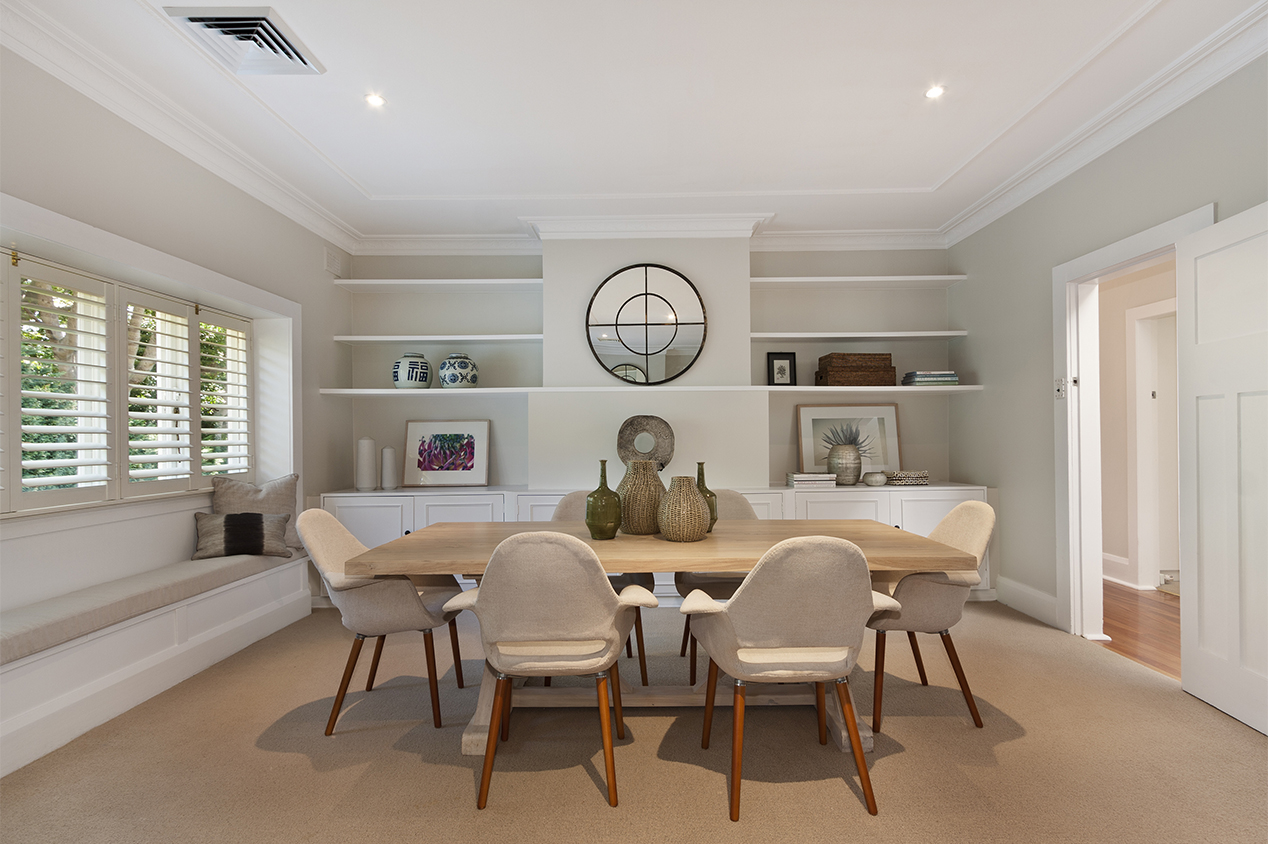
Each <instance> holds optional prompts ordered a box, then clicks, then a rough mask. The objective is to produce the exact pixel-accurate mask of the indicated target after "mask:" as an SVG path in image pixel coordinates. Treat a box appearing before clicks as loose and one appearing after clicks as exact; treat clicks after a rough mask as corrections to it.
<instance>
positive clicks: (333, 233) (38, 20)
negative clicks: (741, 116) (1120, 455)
mask: <svg viewBox="0 0 1268 844" xmlns="http://www.w3.org/2000/svg"><path fill="white" fill-rule="evenodd" d="M1266 18H1268V0H1261V2H1259V3H1256V4H1255V6H1253V7H1252V8H1251V9H1249V10H1248V11H1247V12H1246V13H1245V14H1243V15H1242V16H1241V17H1240V18H1238V19H1237V20H1234V21H1232V22H1230V23H1229V24H1228V25H1227V26H1225V27H1224V28H1223V29H1221V30H1220V31H1219V32H1217V33H1215V34H1214V35H1212V36H1211V37H1210V38H1208V39H1207V40H1206V41H1204V42H1203V43H1202V44H1200V45H1198V46H1197V47H1195V48H1193V49H1192V50H1190V51H1189V52H1188V53H1187V54H1186V55H1185V56H1182V57H1181V58H1180V59H1178V60H1177V61H1175V62H1173V63H1172V64H1171V65H1170V66H1169V67H1168V68H1167V69H1165V70H1164V71H1163V72H1161V73H1159V74H1157V75H1156V76H1155V77H1154V78H1153V79H1151V80H1149V81H1148V82H1146V83H1145V84H1143V85H1141V86H1140V87H1138V88H1137V89H1136V90H1135V91H1133V92H1132V93H1131V94H1129V95H1127V96H1126V97H1124V98H1123V99H1122V100H1120V101H1119V102H1118V103H1116V104H1115V105H1114V106H1112V107H1111V108H1109V109H1107V110H1106V111H1105V112H1103V113H1102V114H1101V115H1099V116H1098V117H1097V118H1095V119H1093V120H1091V121H1089V122H1088V123H1087V124H1085V125H1084V126H1083V127H1081V128H1080V129H1079V130H1078V131H1076V132H1075V133H1072V134H1071V135H1070V136H1069V137H1068V138H1067V139H1066V140H1065V141H1063V142H1062V143H1060V144H1058V145H1056V146H1054V147H1053V148H1051V149H1050V150H1049V151H1048V152H1047V153H1045V154H1044V155H1042V156H1040V157H1039V158H1038V159H1036V160H1035V161H1034V162H1032V163H1031V164H1030V165H1028V166H1027V167H1025V168H1024V169H1023V170H1021V171H1020V172H1018V173H1017V174H1016V175H1015V176H1013V177H1012V178H1011V179H1009V180H1008V181H1006V182H1005V183H1003V184H1001V185H1000V186H998V187H997V188H996V189H995V190H993V191H992V192H991V193H990V194H988V195H987V196H985V197H983V198H982V199H981V200H979V201H978V202H976V203H974V204H973V205H972V206H970V207H969V208H966V209H964V210H963V211H962V212H961V213H959V214H957V215H955V216H954V217H953V218H951V219H950V220H949V221H948V222H947V223H946V224H945V225H943V226H941V227H940V228H939V229H937V230H936V231H930V230H906V231H905V230H888V231H877V230H853V231H838V232H829V231H804V232H778V233H756V234H755V233H754V231H755V229H756V227H757V226H758V225H760V224H761V223H763V222H765V221H767V220H769V217H770V215H711V216H701V217H694V216H682V215H680V216H678V217H677V219H678V220H679V221H680V222H679V223H676V224H672V225H668V226H666V225H664V221H666V220H669V219H672V218H671V217H667V216H657V217H648V218H643V219H644V220H645V221H647V220H660V221H662V224H661V225H660V227H659V228H658V227H657V225H655V224H652V223H648V222H645V223H644V224H643V225H642V233H640V232H639V228H640V225H639V224H638V223H636V222H629V223H628V225H627V228H626V230H625V231H623V232H622V231H619V230H614V229H613V228H612V227H613V226H615V225H616V223H614V222H613V221H617V220H625V221H637V220H638V219H640V218H638V217H591V218H576V217H538V218H523V220H524V222H526V223H529V224H530V225H532V226H533V228H534V230H535V231H536V232H537V234H538V236H539V237H544V238H547V239H549V238H552V237H565V236H566V237H582V238H607V237H750V238H751V239H750V248H751V249H752V250H753V251H763V252H776V251H857V250H885V249H945V248H948V247H950V246H952V245H954V244H955V243H958V242H959V241H960V240H963V239H964V238H966V237H968V236H969V235H971V234H973V233H975V232H977V231H979V230H981V229H982V228H984V227H985V226H987V225H989V224H990V223H992V222H994V221H995V220H997V219H999V218H1000V217H1002V216H1004V215H1005V214H1007V213H1008V212H1009V211H1012V210H1013V209H1015V208H1017V207H1019V206H1020V205H1022V204H1023V203H1025V202H1026V201H1027V200H1029V199H1031V198H1033V197H1034V196H1036V195H1038V194H1039V193H1041V192H1042V191H1044V190H1046V189H1047V188H1048V187H1051V186H1052V185H1053V184H1056V183H1057V182H1059V181H1060V180H1061V179H1063V178H1065V177H1066V176H1068V175H1070V174H1071V173H1073V172H1075V171H1076V170H1078V169H1079V168H1081V167H1082V166H1084V165H1085V164H1087V163H1088V162H1090V161H1092V160H1093V159H1095V158H1097V157H1098V156H1100V155H1102V154H1103V153H1105V152H1106V151H1108V150H1110V149H1112V148H1113V147H1115V146H1117V145H1118V144H1119V143H1121V142H1122V141H1124V140H1126V139H1127V138H1129V137H1131V136H1132V135H1134V134H1135V133H1137V132H1139V131H1140V130H1141V129H1144V128H1145V127H1147V126H1149V125H1150V124H1152V123H1153V122H1155V121H1157V120H1158V119H1160V118H1161V117H1163V116H1165V115H1166V114H1168V113H1170V112H1171V111H1173V110H1175V109H1176V108H1178V107H1180V106H1181V105H1184V104H1185V103H1186V102H1188V101H1190V100H1191V99H1193V98H1194V97H1196V96H1198V95H1199V94H1201V93H1202V92H1203V91H1205V90H1207V89H1208V88H1210V87H1212V86H1214V85H1215V84H1217V83H1219V82H1220V81H1222V80H1223V79H1225V78H1226V77H1228V76H1229V75H1231V74H1232V73H1234V72H1236V71H1237V70H1239V69H1241V68H1242V67H1244V66H1245V65H1246V64H1248V63H1249V62H1251V61H1253V60H1254V59H1256V58H1258V57H1259V56H1261V55H1263V54H1264V53H1266V52H1268V27H1265V26H1263V23H1264V21H1265V19H1266ZM0 44H2V45H3V46H4V47H6V48H8V49H11V50H13V51H14V52H15V53H16V54H18V55H19V56H21V57H22V58H24V59H26V60H27V61H29V62H31V63H32V64H34V65H36V66H37V67H39V68H40V69H41V70H44V71H45V72H47V73H49V74H51V75H52V76H54V77H55V78H57V79H58V80H60V81H61V82H63V83H65V84H66V85H68V86H70V87H71V88H73V89H74V90H76V91H78V92H79V93H81V94H83V95H84V96H86V97H88V98H89V99H91V100H92V101H94V102H95V103H97V104H98V105H100V106H102V107H103V108H106V109H108V110H109V111H111V112H113V113H114V114H116V115H118V116H119V117H121V118H123V119H124V120H126V121H128V122H129V123H131V124H133V125H134V126H136V127H137V128H139V129H141V130H142V131H144V132H146V133H147V134H149V135H150V136H152V137H154V138H155V139H157V140H159V141H161V142H162V143H164V144H166V145H168V146H169V147H171V148H172V149H174V150H176V151H177V152H179V153H181V154H182V155H184V156H185V157H187V158H189V159H190V160H191V161H194V162H195V163H197V164H199V165H201V166H203V167H205V168H206V169H208V170H209V171H211V172H212V173H214V174H216V175H217V176H219V177H221V178H223V179H225V180H226V181H227V182H229V183H230V184H232V185H234V186H236V187H238V188H239V189H241V190H242V191H244V192H245V193H247V194H249V195H250V196H252V197H254V198H255V199H257V200H259V201H260V202H263V203H264V204H265V205H267V206H269V207H270V208H272V209H274V210H275V211H277V212H278V213H281V214H283V215H284V216H286V217H288V218H290V219H291V220H293V221H295V222H296V223H298V224H299V225H301V226H303V227H304V228H306V229H308V230H309V231H311V232H313V233H314V234H316V235H318V236H319V237H322V238H324V239H325V240H327V241H329V242H330V243H332V244H334V245H336V246H338V247H340V248H341V249H343V250H345V251H347V252H349V253H350V254H353V255H533V254H540V253H541V242H540V240H538V239H537V238H534V237H531V236H528V235H495V236H481V235H430V234H429V235H400V236H380V235H363V234H361V233H360V232H358V231H357V230H356V229H355V228H354V227H353V226H351V225H349V224H348V223H346V222H344V221H343V220H341V219H340V218H338V217H337V216H336V215H334V214H332V213H331V212H330V211H328V210H326V209H325V208H323V207H322V206H321V205H319V204H318V203H317V202H315V201H314V200H312V199H310V198H309V197H307V196H306V195H305V194H304V193H303V192H301V191H299V190H297V189H296V188H294V187H293V186H292V185H291V184H290V183H289V182H287V181H285V180H284V179H282V178H281V177H280V176H278V175H277V174H275V173H273V172H272V171H271V170H270V169H269V168H267V167H265V166H264V165H263V164H261V163H260V162H259V161H257V160H256V159H254V158H253V157H251V156H250V155H248V154H247V153H246V152H245V151H243V150H242V149H240V148H238V147H237V146H236V145H234V144H233V143H232V142H230V141H229V140H228V139H227V138H224V137H223V136H222V135H219V134H218V133H216V132H215V131H213V130H212V129H210V128H209V127H208V126H206V124H203V123H202V122H201V121H199V120H197V119H196V118H195V117H194V116H193V115H191V114H189V113H188V112H187V111H185V110H184V109H182V108H181V107H180V106H179V105H177V104H176V103H174V102H173V101H171V100H170V99H168V98H166V97H165V96H163V95H162V94H161V93H159V92H158V91H157V90H155V89H154V88H153V87H152V86H150V85H148V84H147V83H145V82H144V81H143V80H141V79H139V78H138V77H136V76H135V75H133V74H131V73H130V72H128V71H126V70H124V69H123V68H122V67H120V66H119V65H118V64H117V63H115V62H114V61H113V60H111V59H110V58H108V57H107V56H105V55H104V54H103V53H101V52H100V51H99V50H97V49H96V48H95V47H94V46H93V45H92V44H90V43H88V42H85V41H83V40H82V39H80V38H78V37H77V36H75V35H74V34H73V33H70V32H68V31H66V30H65V29H64V28H63V27H61V26H60V25H58V24H57V23H56V22H54V21H52V20H51V19H49V18H48V17H47V16H46V15H44V14H43V13H41V12H40V11H39V10H38V9H37V8H35V7H34V6H33V5H32V4H31V3H30V2H28V0H0ZM727 217H730V218H731V220H730V221H729V222H725V223H717V222H716V221H721V220H724V219H725V218H727ZM587 220H588V221H590V222H589V223H587V222H586V221H587ZM691 220H695V221H696V227H695V228H693V227H692V223H691V222H690V221H691ZM704 220H713V221H715V223H714V224H708V223H703V222H701V221H704ZM743 220H751V221H752V222H751V224H750V225H749V227H748V228H747V230H743V227H744V225H745V224H744V223H743ZM569 221H571V222H569ZM728 226H729V227H730V229H731V231H730V233H726V232H727V228H728ZM569 227H571V228H569ZM605 227H606V228H605Z"/></svg>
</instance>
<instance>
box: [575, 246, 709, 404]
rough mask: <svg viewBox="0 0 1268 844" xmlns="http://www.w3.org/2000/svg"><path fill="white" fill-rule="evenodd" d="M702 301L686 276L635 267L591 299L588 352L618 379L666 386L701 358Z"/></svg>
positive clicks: (651, 267) (656, 266)
mask: <svg viewBox="0 0 1268 844" xmlns="http://www.w3.org/2000/svg"><path fill="white" fill-rule="evenodd" d="M705 328H706V319H705V310H704V301H703V300H702V299H701V298H700V293H699V292H698V291H697V290H696V287H695V285H694V284H692V283H691V281H690V280H688V279H687V277H686V276H684V275H683V274H682V273H680V272H678V271H676V270H672V269H670V268H669V267H665V266H661V265H660V264H635V265H633V266H630V267H625V268H623V269H620V270H617V271H616V272H614V273H613V274H612V275H610V276H608V277H607V278H606V279H604V281H603V283H602V284H600V285H599V289H598V290H596V291H595V292H594V296H593V297H591V299H590V309H589V310H588V311H587V312H586V331H587V332H588V335H589V336H588V339H589V341H590V351H591V352H593V353H594V356H595V359H596V360H598V361H599V363H600V364H602V365H603V368H604V369H606V370H607V371H608V372H610V373H612V375H613V376H614V377H616V378H620V379H621V380H623V381H629V382H631V383H636V384H663V383H665V382H666V381H672V380H673V379H675V378H677V377H678V376H679V375H681V374H683V373H684V372H686V371H687V369H689V368H690V367H691V365H692V364H693V363H695V362H696V358H698V357H700V350H701V349H703V348H704V338H705Z"/></svg>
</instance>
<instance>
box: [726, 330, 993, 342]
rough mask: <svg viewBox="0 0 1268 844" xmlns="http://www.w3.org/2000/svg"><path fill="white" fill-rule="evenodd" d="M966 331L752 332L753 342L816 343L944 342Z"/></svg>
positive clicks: (964, 335) (966, 334)
mask: <svg viewBox="0 0 1268 844" xmlns="http://www.w3.org/2000/svg"><path fill="white" fill-rule="evenodd" d="M968 334H969V332H968V331H963V330H956V331H754V332H752V333H751V334H749V337H750V338H751V339H753V340H789V341H795V342H808V341H809V342H818V341H823V340H946V339H949V338H952V337H967V336H968Z"/></svg>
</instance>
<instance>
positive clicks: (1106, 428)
mask: <svg viewBox="0 0 1268 844" xmlns="http://www.w3.org/2000/svg"><path fill="white" fill-rule="evenodd" d="M1098 294H1099V302H1100V322H1101V328H1100V335H1101V548H1102V549H1103V550H1104V552H1105V553H1106V554H1113V555H1114V556H1116V557H1124V558H1125V557H1127V555H1128V553H1127V552H1128V547H1127V522H1128V519H1127V464H1128V459H1127V448H1128V444H1129V443H1134V442H1135V440H1134V437H1133V436H1132V435H1131V434H1130V433H1129V431H1128V416H1129V414H1128V412H1127V403H1128V402H1129V401H1132V397H1131V396H1128V394H1127V358H1128V355H1127V343H1128V341H1129V339H1131V338H1129V337H1128V335H1127V311H1128V309H1129V308H1138V307H1140V306H1141V305H1149V304H1153V303H1154V302H1161V301H1163V300H1164V299H1174V298H1175V295H1176V271H1175V263H1174V262H1169V263H1167V264H1164V265H1159V266H1156V267H1150V268H1147V269H1144V270H1141V271H1139V272H1135V273H1130V274H1128V275H1125V276H1122V277H1121V278H1116V279H1113V280H1110V281H1105V282H1102V283H1101V285H1100V287H1099V289H1098ZM1173 345H1174V344H1173ZM1133 416H1134V414H1133ZM1174 461H1175V457H1174V455H1173V457H1172V462H1174Z"/></svg>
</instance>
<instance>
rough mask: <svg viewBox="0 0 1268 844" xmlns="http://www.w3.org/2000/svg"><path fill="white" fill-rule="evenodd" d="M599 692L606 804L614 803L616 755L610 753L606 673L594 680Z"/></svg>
mask: <svg viewBox="0 0 1268 844" xmlns="http://www.w3.org/2000/svg"><path fill="white" fill-rule="evenodd" d="M595 687H596V688H597V689H598V692H599V732H600V733H602V734H603V763H604V765H605V766H606V767H607V770H608V805H609V806H615V805H616V757H615V756H613V755H612V722H611V721H610V720H608V719H609V718H610V717H611V715H610V714H609V713H608V675H606V674H600V675H599V676H598V678H597V679H596V680H595Z"/></svg>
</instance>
